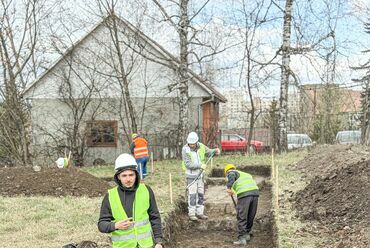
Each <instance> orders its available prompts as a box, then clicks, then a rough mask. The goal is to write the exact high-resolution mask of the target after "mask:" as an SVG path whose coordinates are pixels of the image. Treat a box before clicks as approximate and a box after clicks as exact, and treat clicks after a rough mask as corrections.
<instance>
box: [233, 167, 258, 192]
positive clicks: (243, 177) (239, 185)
mask: <svg viewBox="0 0 370 248" xmlns="http://www.w3.org/2000/svg"><path fill="white" fill-rule="evenodd" d="M229 171H230V172H231V171H236V172H238V173H239V178H238V180H236V181H235V182H234V184H233V186H232V189H233V190H234V192H235V193H236V195H239V194H240V193H243V192H247V191H252V190H258V186H257V183H256V181H254V180H253V177H252V176H251V174H248V173H245V172H243V171H239V170H229Z"/></svg>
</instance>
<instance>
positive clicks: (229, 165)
mask: <svg viewBox="0 0 370 248" xmlns="http://www.w3.org/2000/svg"><path fill="white" fill-rule="evenodd" d="M235 169H236V168H235V165H233V164H227V165H226V166H225V168H224V174H225V177H226V173H227V171H228V170H235Z"/></svg>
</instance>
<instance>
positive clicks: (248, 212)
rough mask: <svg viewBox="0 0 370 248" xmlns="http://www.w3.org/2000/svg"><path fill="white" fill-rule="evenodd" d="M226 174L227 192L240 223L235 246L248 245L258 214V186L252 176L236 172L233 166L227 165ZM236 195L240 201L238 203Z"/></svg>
mask: <svg viewBox="0 0 370 248" xmlns="http://www.w3.org/2000/svg"><path fill="white" fill-rule="evenodd" d="M224 173H225V177H226V178H227V184H226V187H227V189H226V192H227V193H228V194H229V195H230V196H231V198H232V200H233V203H234V206H235V208H236V219H237V222H238V240H237V241H235V242H234V245H246V244H247V242H248V241H249V240H250V239H251V236H250V232H251V230H252V226H253V220H254V217H255V216H256V212H257V205H258V197H259V192H258V186H257V183H256V181H254V180H253V178H252V176H251V175H250V174H248V173H245V172H243V171H239V170H236V168H235V166H234V165H233V164H227V165H226V166H225V168H224ZM234 193H235V194H236V196H237V199H238V201H237V203H235V199H234V196H233V195H234Z"/></svg>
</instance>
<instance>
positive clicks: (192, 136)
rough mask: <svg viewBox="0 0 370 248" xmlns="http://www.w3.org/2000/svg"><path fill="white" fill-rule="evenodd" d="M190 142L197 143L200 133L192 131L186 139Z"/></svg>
mask: <svg viewBox="0 0 370 248" xmlns="http://www.w3.org/2000/svg"><path fill="white" fill-rule="evenodd" d="M186 141H187V142H188V144H195V143H197V142H198V141H199V138H198V134H197V133H196V132H191V133H189V135H188V138H187V139H186Z"/></svg>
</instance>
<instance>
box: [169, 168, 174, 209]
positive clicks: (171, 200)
mask: <svg viewBox="0 0 370 248" xmlns="http://www.w3.org/2000/svg"><path fill="white" fill-rule="evenodd" d="M169 174H170V202H171V204H173V198H172V176H171V173H169Z"/></svg>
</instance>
